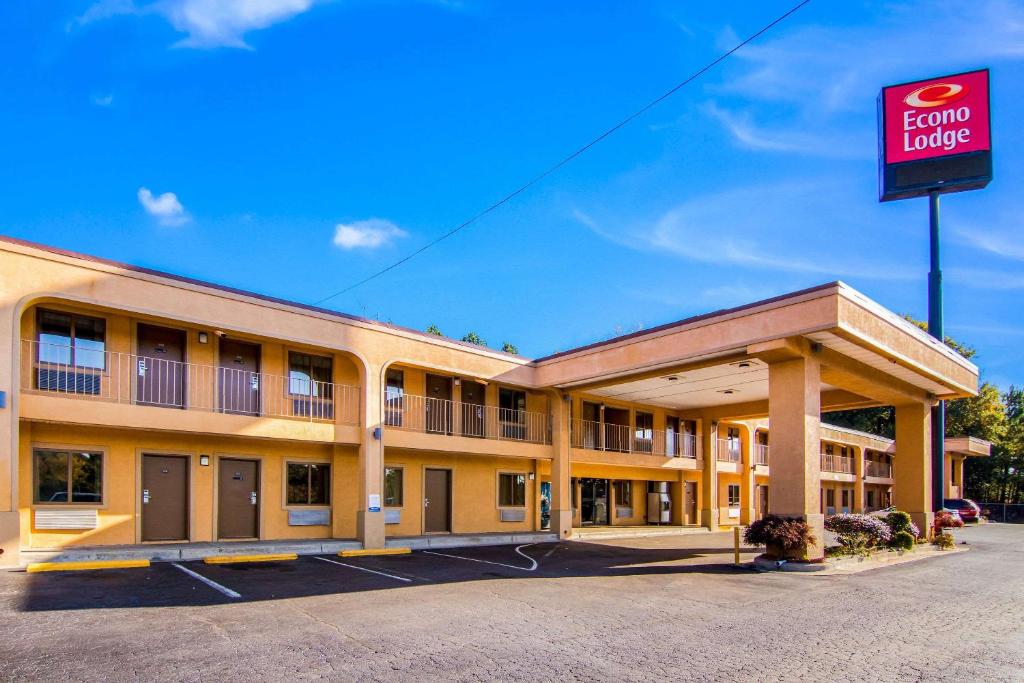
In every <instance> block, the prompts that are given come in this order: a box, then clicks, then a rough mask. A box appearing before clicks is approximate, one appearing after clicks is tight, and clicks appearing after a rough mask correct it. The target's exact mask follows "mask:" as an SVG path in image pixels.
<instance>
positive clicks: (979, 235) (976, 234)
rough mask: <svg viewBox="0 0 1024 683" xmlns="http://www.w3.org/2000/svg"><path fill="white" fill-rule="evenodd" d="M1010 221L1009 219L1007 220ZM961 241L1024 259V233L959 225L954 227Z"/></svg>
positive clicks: (993, 252) (1010, 257) (987, 250)
mask: <svg viewBox="0 0 1024 683" xmlns="http://www.w3.org/2000/svg"><path fill="white" fill-rule="evenodd" d="M1007 222H1009V221H1007ZM1015 224H1017V225H1019V223H1016V222H1015ZM954 233H955V234H956V236H957V238H958V239H959V241H961V242H963V243H964V244H967V245H970V246H972V247H974V248H975V249H980V250H982V251H986V252H988V253H990V254H995V255H997V256H1002V257H1004V258H1009V259H1013V260H1016V261H1024V233H1021V232H1020V228H1019V227H1018V233H1017V234H1016V235H1014V234H1011V233H1010V232H1009V231H1005V232H1004V231H996V230H985V229H982V228H977V227H974V226H959V227H957V228H955V229H954Z"/></svg>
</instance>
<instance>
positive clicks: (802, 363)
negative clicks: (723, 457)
mask: <svg viewBox="0 0 1024 683" xmlns="http://www.w3.org/2000/svg"><path fill="white" fill-rule="evenodd" d="M768 421H769V424H770V425H771V430H772V432H771V439H772V441H771V443H772V455H771V457H772V461H771V482H772V491H771V495H770V496H769V497H768V511H769V512H770V513H772V514H775V515H780V516H783V517H803V518H804V519H806V520H807V523H808V525H809V526H810V527H811V531H812V533H813V534H814V537H815V543H814V544H812V545H809V546H808V547H807V548H805V549H804V552H803V553H798V555H800V556H802V557H801V559H806V560H820V559H822V558H823V557H824V555H825V547H824V536H825V516H824V515H822V514H821V456H820V453H821V428H820V427H821V366H820V364H819V362H818V360H817V358H814V357H810V358H808V357H799V358H795V359H791V360H783V361H780V362H776V363H771V364H769V366H768Z"/></svg>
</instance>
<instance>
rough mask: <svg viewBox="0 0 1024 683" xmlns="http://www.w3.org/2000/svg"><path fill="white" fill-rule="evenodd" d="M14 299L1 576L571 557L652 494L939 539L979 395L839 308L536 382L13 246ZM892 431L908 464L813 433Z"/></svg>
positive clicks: (681, 333) (849, 435)
mask: <svg viewBox="0 0 1024 683" xmlns="http://www.w3.org/2000/svg"><path fill="white" fill-rule="evenodd" d="M0 272H3V273H4V274H5V275H4V278H3V279H2V280H0V295H2V301H3V305H2V308H0V349H2V352H3V354H4V356H5V358H4V362H3V363H2V364H0V391H3V392H4V394H5V396H6V402H5V407H4V408H2V409H0V443H2V444H4V450H3V451H0V548H2V549H3V551H4V552H3V555H2V556H0V562H3V563H4V564H17V563H19V562H20V561H23V560H22V559H21V557H20V556H21V555H25V556H28V555H31V554H32V553H34V552H37V551H43V550H47V549H54V548H62V547H68V546H76V545H125V544H140V543H156V541H154V540H153V537H154V536H160V535H161V534H163V535H165V536H166V535H167V534H172V535H173V533H178V534H179V535H181V537H180V538H173V539H172V538H166V539H162V540H165V541H170V540H173V541H175V542H202V541H216V540H225V539H228V538H231V539H234V538H257V539H268V540H269V539H299V538H339V539H357V540H358V541H359V542H361V543H362V544H363V545H364V546H365V547H370V548H375V547H383V546H384V545H385V543H386V540H387V539H388V538H398V537H406V536H419V535H423V534H430V533H452V534H459V533H467V534H480V533H489V532H506V533H508V532H525V531H538V530H541V529H550V530H551V532H552V533H554V534H557V535H558V536H559V537H561V538H567V537H569V536H570V535H571V530H572V528H573V526H581V525H584V526H586V525H591V524H593V525H605V524H607V525H611V526H614V525H641V524H646V523H647V522H648V509H647V505H648V493H649V492H651V493H660V492H664V494H666V498H667V500H668V501H669V502H668V503H667V505H668V507H669V509H668V510H666V511H665V517H666V518H665V519H664V520H662V519H661V518H660V517H659V523H668V524H677V525H704V526H708V527H710V528H719V527H721V526H729V525H733V524H746V523H749V522H750V521H751V520H752V519H755V518H757V517H758V516H760V515H762V514H765V513H767V512H774V513H779V514H787V515H801V516H804V517H806V518H807V519H808V520H809V521H810V522H811V523H812V525H813V526H815V527H816V528H818V527H820V526H821V524H822V520H823V517H824V515H825V514H826V513H827V512H829V510H827V509H826V506H825V499H827V498H829V497H830V496H832V497H834V499H835V501H836V504H835V505H833V506H827V507H831V508H835V510H834V511H839V509H840V508H842V509H850V510H862V509H865V508H869V507H883V504H882V503H883V501H886V502H887V501H888V500H889V499H890V498H891V499H892V502H893V503H895V504H897V505H899V506H900V507H901V508H902V509H906V510H908V511H910V512H911V513H912V514H913V515H915V516H916V517H917V518H918V520H919V522H926V521H927V518H928V515H929V514H930V510H931V503H930V499H929V496H930V494H929V491H930V489H929V486H930V478H929V476H930V475H929V469H928V466H927V465H928V458H929V454H928V443H929V434H928V430H929V425H928V421H927V414H928V410H929V409H930V407H931V406H932V405H933V404H934V402H935V401H937V400H939V399H944V398H955V397H958V396H965V395H971V394H973V393H974V392H976V390H977V368H975V367H974V366H973V365H971V364H970V363H969V362H968V361H966V360H965V359H963V358H961V357H960V356H958V355H956V354H955V353H953V352H952V351H950V350H949V349H947V348H946V347H944V346H942V345H939V344H937V343H935V341H934V340H932V339H931V338H929V337H927V336H926V335H924V334H922V333H921V332H920V330H917V329H916V328H914V327H913V326H911V325H909V324H907V323H906V322H905V321H902V320H901V319H900V318H899V317H898V316H895V315H893V314H892V313H890V312H888V311H886V310H885V309H883V308H882V307H880V306H879V305H878V304H875V303H874V302H871V301H870V300H868V299H866V298H864V297H863V296H862V295H860V294H859V293H857V292H856V291H854V290H852V289H850V288H849V287H847V286H846V285H843V284H841V283H833V284H830V285H823V286H821V287H817V288H814V289H810V290H805V291H802V292H796V293H794V294H792V295H787V296H784V297H778V298H776V299H772V300H768V301H764V302H758V303H755V304H751V305H749V306H745V307H741V308H737V309H731V310H728V311H721V312H718V313H714V314H709V315H706V316H699V317H696V318H691V319H687V320H683V321H680V322H678V323H673V324H670V325H665V326H662V327H658V328H654V329H652V330H647V331H643V332H640V333H636V334H633V335H627V336H625V337H620V338H617V339H612V340H610V341H608V342H603V343H600V344H594V345H590V346H586V347H582V348H579V349H574V350H571V351H567V352H564V353H560V354H557V355H555V356H550V357H547V358H541V359H534V360H530V359H526V358H520V357H517V356H512V355H509V354H504V353H499V352H495V351H492V350H489V349H485V348H481V347H477V346H473V345H469V344H464V343H460V342H454V341H451V340H448V339H444V338H440V337H436V336H431V335H426V334H423V333H420V332H416V331H413V330H407V329H403V328H399V327H396V326H393V325H389V324H384V323H379V322H376V321H371V320H364V319H360V318H356V317H352V316H346V315H342V314H339V313H336V312H333V311H328V310H323V309H317V308H313V307H308V306H302V305H299V304H295V303H291V302H286V301H280V300H276V299H270V298H266V297H262V296H258V295H254V294H251V293H247V292H240V291H237V290H231V289H228V288H223V287H219V286H216V285H212V284H209V283H202V282H196V281H192V280H187V279H184V278H179V277H175V276H171V275H167V274H163V273H157V272H153V271H149V270H145V269H140V268H135V267H132V266H128V265H124V264H118V263H113V262H109V261H104V260H101V259H96V258H91V257H88V256H83V255H80V254H72V253H67V252H63V251H61V250H58V249H54V248H50V247H45V246H42V245H35V244H29V243H25V242H20V241H17V240H2V241H0ZM885 404H887V405H894V406H896V413H897V434H896V440H895V442H893V441H888V440H884V439H879V438H878V437H873V436H871V435H865V434H860V433H856V432H849V431H847V430H840V429H837V428H831V427H828V426H827V425H823V424H822V422H821V420H822V413H823V412H826V411H828V410H837V409H843V408H852V407H863V406H872V405H885ZM159 456H166V457H165V458H164V459H161V458H160V457H159ZM167 458H170V459H167ZM160 476H164V477H165V480H161V479H160ZM172 479H173V481H172ZM147 482H150V483H147ZM161 482H163V483H161ZM168 482H170V484H168ZM158 486H160V487H166V486H170V488H160V489H157V488H156V487H158ZM243 489H244V490H243ZM158 490H159V492H160V495H157V493H156V492H157V491H158ZM164 491H168V492H173V496H174V500H173V504H170V503H168V500H167V495H170V494H167V495H165V494H164ZM239 491H242V493H244V494H245V496H244V499H239V500H235V501H234V502H230V504H229V501H228V500H227V498H228V496H229V495H233V496H237V495H238V493H239ZM828 491H833V493H831V494H830V493H828ZM869 498H870V500H869ZM431 499H432V500H431ZM844 500H845V501H846V504H843V502H842V501H844ZM168 505H170V506H169V507H168ZM250 506H251V507H250ZM156 509H160V510H162V511H163V512H161V514H169V515H170V516H171V517H175V516H176V515H178V514H179V512H180V514H181V515H184V518H185V519H186V520H187V521H186V522H185V523H184V526H182V527H181V530H180V531H179V532H172V531H168V530H167V528H166V527H167V525H163V526H162V527H161V529H163V530H162V531H155V529H156V528H157V526H159V525H156V519H155V518H156V514H155V513H154V512H153V510H156ZM147 511H148V512H147ZM168 511H169V512H168ZM147 515H148V517H147ZM250 523H251V526H246V525H248V524H250ZM61 525H65V526H64V527H62V526H61ZM171 527H173V525H171ZM239 528H241V529H243V530H245V529H250V530H251V533H250V532H249V531H244V532H243V533H244V534H246V535H242V536H240V535H239V531H238V529H239ZM226 529H231V531H230V533H227V532H226V531H225V530H226ZM226 533H227V535H225V534H226ZM819 537H820V535H819ZM820 553H821V549H820V548H809V549H808V550H807V556H808V557H809V558H810V559H815V558H817V557H820Z"/></svg>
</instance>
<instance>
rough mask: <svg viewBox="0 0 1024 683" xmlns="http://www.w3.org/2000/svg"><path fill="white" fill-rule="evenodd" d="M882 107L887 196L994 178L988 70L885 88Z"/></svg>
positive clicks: (967, 186) (882, 174) (882, 175)
mask: <svg viewBox="0 0 1024 683" xmlns="http://www.w3.org/2000/svg"><path fill="white" fill-rule="evenodd" d="M878 110H879V185H880V193H879V194H880V198H881V200H882V201H888V200H891V199H907V198H910V197H918V196H921V195H925V194H928V193H929V192H932V191H938V192H943V193H945V192H959V191H962V190H973V189H978V188H981V187H984V186H985V185H987V184H988V182H989V181H990V180H991V179H992V139H991V128H990V125H991V124H990V117H989V72H988V70H987V69H982V70H980V71H970V72H967V73H962V74H954V75H951V76H942V77H940V78H930V79H928V80H924V81H914V82H913V83H902V84H900V85H892V86H888V87H885V88H882V92H881V94H880V95H879V97H878Z"/></svg>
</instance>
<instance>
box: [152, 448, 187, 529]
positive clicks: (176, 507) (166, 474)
mask: <svg viewBox="0 0 1024 683" xmlns="http://www.w3.org/2000/svg"><path fill="white" fill-rule="evenodd" d="M142 540H143V541H187V540H188V457H187V456H184V455H148V454H147V455H143V456H142Z"/></svg>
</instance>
